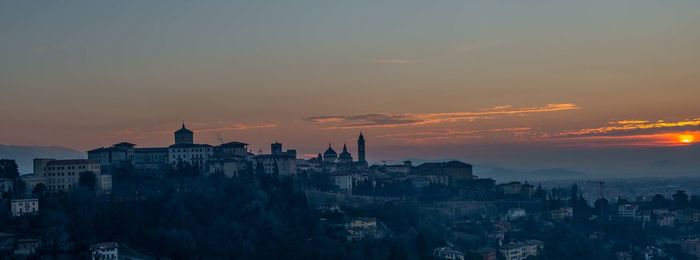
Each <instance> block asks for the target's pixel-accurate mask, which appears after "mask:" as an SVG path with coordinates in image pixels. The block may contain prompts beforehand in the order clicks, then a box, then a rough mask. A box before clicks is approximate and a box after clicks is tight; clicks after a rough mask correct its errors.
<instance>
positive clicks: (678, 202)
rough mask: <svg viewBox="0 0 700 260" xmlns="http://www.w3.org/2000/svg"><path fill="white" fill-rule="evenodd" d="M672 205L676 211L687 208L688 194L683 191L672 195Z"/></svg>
mask: <svg viewBox="0 0 700 260" xmlns="http://www.w3.org/2000/svg"><path fill="white" fill-rule="evenodd" d="M673 205H674V207H675V208H676V209H684V208H687V207H688V194H685V191H682V190H679V191H676V193H675V194H673Z"/></svg>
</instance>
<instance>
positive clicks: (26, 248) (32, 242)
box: [12, 238, 41, 259]
mask: <svg viewBox="0 0 700 260" xmlns="http://www.w3.org/2000/svg"><path fill="white" fill-rule="evenodd" d="M40 247H41V240H40V239H38V238H20V239H17V246H16V247H15V251H14V252H13V253H12V254H13V255H14V256H15V257H17V258H20V259H24V258H28V257H30V256H33V255H36V251H37V249H39V248H40Z"/></svg>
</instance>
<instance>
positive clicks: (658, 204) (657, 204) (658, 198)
mask: <svg viewBox="0 0 700 260" xmlns="http://www.w3.org/2000/svg"><path fill="white" fill-rule="evenodd" d="M670 205H671V201H669V200H668V199H666V197H664V195H661V194H656V195H654V197H652V198H651V207H652V208H654V209H662V208H668V207H669V206H670Z"/></svg>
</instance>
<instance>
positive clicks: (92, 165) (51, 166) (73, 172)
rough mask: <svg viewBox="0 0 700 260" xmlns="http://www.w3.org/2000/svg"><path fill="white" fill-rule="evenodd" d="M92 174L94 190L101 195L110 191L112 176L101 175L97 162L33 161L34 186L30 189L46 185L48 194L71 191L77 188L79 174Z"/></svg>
mask: <svg viewBox="0 0 700 260" xmlns="http://www.w3.org/2000/svg"><path fill="white" fill-rule="evenodd" d="M83 172H92V173H93V174H95V181H96V183H95V190H97V191H99V192H102V193H110V192H111V191H112V175H109V174H102V170H101V165H100V163H99V162H97V161H93V160H86V159H75V160H54V159H34V176H32V178H35V179H36V180H32V184H34V185H33V186H30V187H32V189H34V188H35V187H36V185H38V184H39V183H43V184H44V185H46V189H47V190H48V191H50V192H58V191H64V192H67V191H71V190H73V189H76V188H77V187H78V186H79V181H80V174H81V173H83Z"/></svg>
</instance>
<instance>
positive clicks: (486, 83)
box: [0, 0, 700, 174]
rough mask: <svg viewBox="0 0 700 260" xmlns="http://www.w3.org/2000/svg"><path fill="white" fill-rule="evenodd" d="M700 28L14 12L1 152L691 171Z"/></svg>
mask: <svg viewBox="0 0 700 260" xmlns="http://www.w3.org/2000/svg"><path fill="white" fill-rule="evenodd" d="M699 28H700V1H691V0H687V1H682V0H679V1H658V0H654V1H651V0H628V1H609V0H587V1H490V0H483V1H451V0H441V1H414V0H400V1H399V0H397V1H381V0H380V1H377V0H372V1H364V0H357V1H327V0H318V1H301V0H300V1H286V0H285V1H2V2H0V112H1V113H2V121H1V122H2V123H0V144H13V145H40V146H51V145H55V146H65V147H69V148H74V149H77V150H80V151H85V150H88V149H92V148H96V147H102V146H109V145H111V144H114V143H117V142H121V141H129V142H133V143H136V144H137V145H138V146H139V147H149V146H166V145H169V144H171V143H172V142H173V141H172V132H173V131H174V130H177V129H178V128H179V126H180V124H181V123H182V121H183V120H184V121H185V122H186V124H187V125H188V127H189V128H191V129H193V130H194V131H195V141H196V142H199V143H209V144H218V143H219V139H223V140H225V141H233V140H237V141H243V142H247V143H250V144H251V148H252V149H253V150H255V151H256V152H257V150H259V149H262V150H263V151H268V150H269V143H270V142H273V141H280V142H282V143H284V144H285V146H286V147H288V148H296V149H298V150H299V153H300V154H302V155H310V154H315V153H318V152H321V151H323V150H324V149H325V148H326V147H327V145H328V143H332V144H333V145H334V147H335V148H336V150H339V149H340V148H341V147H342V145H343V143H348V146H349V147H350V148H351V149H352V151H353V153H354V151H355V140H356V138H357V135H358V134H359V132H360V131H362V132H363V133H364V134H365V136H366V137H367V142H368V148H367V149H368V158H369V160H371V161H374V162H379V161H381V160H402V159H405V158H425V159H447V158H455V159H461V160H465V161H468V162H473V163H483V164H495V165H504V166H508V167H522V168H551V167H568V168H571V169H576V170H583V171H601V172H603V171H604V172H607V173H615V172H617V171H625V170H623V169H630V170H628V171H633V170H632V169H634V170H635V171H637V170H638V171H643V170H649V171H652V170H653V169H652V168H648V167H651V166H650V165H653V164H654V163H655V162H657V161H670V162H672V165H674V166H679V167H680V166H684V167H691V168H692V167H694V166H697V165H698V162H700V148H698V146H700V144H697V142H700V29H699ZM355 156H356V155H355ZM696 169H697V168H696ZM695 172H696V173H698V174H700V172H697V171H695Z"/></svg>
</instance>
